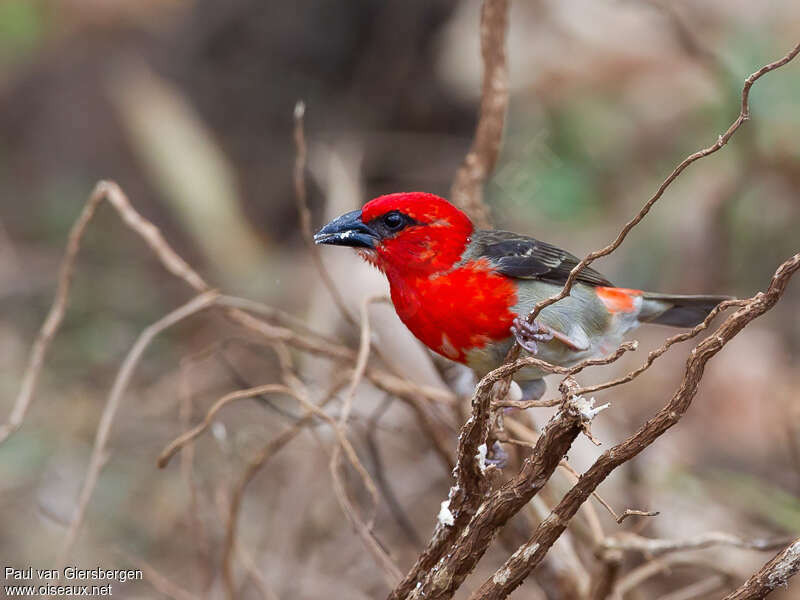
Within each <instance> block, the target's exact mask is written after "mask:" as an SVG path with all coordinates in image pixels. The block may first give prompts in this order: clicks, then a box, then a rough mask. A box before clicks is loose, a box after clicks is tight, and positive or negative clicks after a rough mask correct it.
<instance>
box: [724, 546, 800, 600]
mask: <svg viewBox="0 0 800 600" xmlns="http://www.w3.org/2000/svg"><path fill="white" fill-rule="evenodd" d="M798 570H800V538H798V539H796V540H795V541H794V542H792V543H791V544H789V545H788V546H786V548H784V549H783V551H781V552H779V553H778V554H777V555H776V556H775V557H774V558H773V559H772V560H770V561H769V562H767V563H766V564H765V565H764V566H763V567H761V568H760V569H759V570H758V571H757V572H756V573H754V574H753V575H752V576H751V577H750V578H749V579H748V580H747V581H745V582H744V583H743V584H742V585H741V586H740V587H739V588H738V589H736V590H735V591H733V592H731V593H730V594H728V595H727V596H725V598H724V599H723V600H757V599H759V598H764V597H765V596H766V595H767V594H769V593H770V592H771V591H772V590H774V589H775V588H776V587H778V586H780V585H787V583H786V582H787V581H789V578H790V577H792V576H793V575H794V574H795V573H797V571H798Z"/></svg>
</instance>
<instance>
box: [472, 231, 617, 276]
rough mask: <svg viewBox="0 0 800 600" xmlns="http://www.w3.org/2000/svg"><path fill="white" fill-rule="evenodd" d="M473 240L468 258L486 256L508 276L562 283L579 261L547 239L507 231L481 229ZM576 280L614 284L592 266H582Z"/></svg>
mask: <svg viewBox="0 0 800 600" xmlns="http://www.w3.org/2000/svg"><path fill="white" fill-rule="evenodd" d="M473 240H474V241H476V242H478V243H477V244H475V246H474V247H473V249H472V252H470V254H472V256H470V257H469V258H471V259H476V258H478V257H484V258H487V259H489V261H490V262H491V263H492V265H494V267H495V270H496V271H497V272H498V273H502V274H503V275H506V276H507V277H514V278H517V279H543V280H546V281H552V282H553V283H559V284H563V283H564V282H565V281H566V280H567V277H568V276H569V273H570V271H571V270H572V269H573V268H574V267H575V265H577V264H578V263H579V262H580V261H579V260H578V258H577V257H576V256H573V255H572V254H570V253H569V252H566V251H565V250H561V249H560V248H556V247H555V246H552V245H550V244H548V243H547V242H541V241H539V240H535V239H533V238H531V237H527V236H524V235H519V234H517V233H512V232H510V231H480V232H478V235H475V236H473ZM465 258H466V257H465ZM578 281H581V282H583V283H586V284H588V285H594V286H597V285H600V286H612V285H613V284H612V283H611V282H610V281H609V280H608V279H606V278H605V277H603V275H601V274H600V273H598V272H597V271H595V270H594V269H592V268H591V267H585V268H584V269H582V270H581V272H580V273H579V274H578Z"/></svg>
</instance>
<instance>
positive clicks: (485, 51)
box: [450, 0, 509, 227]
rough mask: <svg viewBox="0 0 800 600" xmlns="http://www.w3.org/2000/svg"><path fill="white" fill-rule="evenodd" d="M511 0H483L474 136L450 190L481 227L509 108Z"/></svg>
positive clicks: (484, 223) (486, 219) (486, 214)
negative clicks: (488, 184) (478, 100)
mask: <svg viewBox="0 0 800 600" xmlns="http://www.w3.org/2000/svg"><path fill="white" fill-rule="evenodd" d="M508 10H509V0H484V1H483V5H482V8H481V57H482V59H483V84H482V86H481V105H480V116H479V117H478V125H477V127H476V128H475V139H474V140H473V141H472V147H471V148H470V150H469V153H468V154H467V156H466V158H464V162H463V164H462V165H461V167H460V168H459V170H458V173H456V177H455V180H454V181H453V186H452V188H451V190H450V199H451V200H452V201H453V204H455V205H456V206H458V207H459V208H461V209H462V210H464V212H466V213H467V214H468V215H469V217H470V218H471V219H472V221H473V222H474V223H475V224H476V225H478V226H479V227H488V226H489V225H490V221H489V209H488V208H487V207H486V204H485V203H484V202H483V185H484V184H485V182H486V179H487V177H488V176H489V175H490V174H491V172H492V170H494V166H495V163H497V157H498V155H499V154H500V141H501V139H502V137H503V123H504V122H505V116H506V110H507V108H508V65H507V57H506V48H505V46H506V31H507V29H508Z"/></svg>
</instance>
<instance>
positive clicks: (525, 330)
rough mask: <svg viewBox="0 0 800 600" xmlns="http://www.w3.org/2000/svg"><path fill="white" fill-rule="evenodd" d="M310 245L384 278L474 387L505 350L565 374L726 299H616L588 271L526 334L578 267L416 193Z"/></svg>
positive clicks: (424, 335) (341, 221)
mask: <svg viewBox="0 0 800 600" xmlns="http://www.w3.org/2000/svg"><path fill="white" fill-rule="evenodd" d="M314 240H315V241H316V243H318V244H332V245H337V246H351V247H353V248H355V249H356V250H357V251H358V252H359V254H360V255H361V256H362V257H363V258H364V259H365V260H367V261H368V262H369V263H371V264H373V265H375V266H376V267H377V268H378V269H380V270H381V271H382V272H383V273H384V274H385V275H386V277H387V279H388V280H389V286H390V288H391V295H392V302H393V303H394V307H395V310H396V311H397V314H398V316H399V317H400V319H401V320H402V321H403V323H405V325H406V327H408V328H409V329H410V330H411V332H412V333H413V334H414V335H415V336H416V337H418V338H419V339H420V340H421V341H422V342H423V343H424V344H425V345H426V346H428V348H430V349H431V350H433V351H434V352H437V353H439V354H441V355H443V356H446V357H447V358H449V359H452V360H455V361H458V362H461V363H464V364H466V365H468V366H469V367H470V368H472V369H473V370H474V371H475V373H476V374H477V375H478V376H483V375H485V374H486V373H488V372H489V371H491V370H492V369H494V368H496V367H499V366H500V365H501V364H502V362H503V359H504V357H505V355H506V353H507V352H508V350H509V348H510V347H511V345H512V343H513V341H514V339H516V340H517V341H518V342H519V343H520V345H521V346H522V347H523V348H524V349H525V350H527V351H528V352H530V353H532V354H536V355H537V356H538V357H539V358H542V359H543V360H546V361H547V362H550V363H552V364H556V365H562V366H569V365H572V364H575V363H577V362H579V361H581V360H584V359H586V358H589V357H592V356H599V355H604V354H608V353H610V352H612V351H614V350H615V349H616V348H617V347H618V346H619V344H620V343H621V341H622V337H623V336H624V335H625V333H626V332H628V331H630V330H631V329H634V328H635V327H638V326H639V325H640V324H641V323H658V324H661V325H672V326H675V327H693V326H694V325H696V324H698V323H699V322H701V321H702V320H703V319H704V318H705V317H706V315H707V314H708V313H709V312H710V311H711V310H712V309H713V308H714V307H715V306H716V305H717V304H719V303H720V302H721V301H723V300H725V299H727V297H726V296H684V295H671V294H657V293H652V292H643V291H640V290H632V289H627V288H618V287H614V285H613V284H612V283H611V282H610V281H608V279H606V278H605V277H604V276H603V275H601V274H600V273H598V272H597V271H595V270H594V269H591V268H588V267H587V268H585V269H583V270H582V271H581V272H580V274H579V275H578V278H577V281H576V284H575V286H574V287H573V288H572V291H571V293H570V295H569V296H568V297H566V298H564V299H563V300H561V301H560V302H557V303H555V304H553V305H551V306H548V307H547V308H545V309H544V310H542V312H541V313H540V314H539V317H538V319H537V321H536V322H535V323H534V324H533V325H529V324H528V323H527V321H526V320H525V318H526V316H527V315H528V313H529V312H530V311H531V310H532V309H533V307H534V305H535V304H536V303H537V302H539V301H541V300H544V299H545V298H549V297H550V296H553V295H555V294H557V293H558V292H559V291H560V290H561V288H562V287H563V285H564V282H565V281H566V279H567V276H568V275H569V272H570V271H571V270H572V268H573V267H574V266H575V265H576V264H578V259H577V258H576V257H575V256H573V255H572V254H570V253H568V252H565V251H564V250H560V249H558V248H556V247H555V246H551V245H550V244H548V243H546V242H541V241H539V240H535V239H533V238H530V237H527V236H524V235H518V234H516V233H511V232H509V231H487V230H480V229H475V227H474V226H473V225H472V222H471V221H470V220H469V218H468V217H467V216H466V215H465V214H464V213H463V212H461V211H460V210H459V209H457V208H456V207H455V206H453V205H452V204H450V203H449V202H448V201H447V200H444V199H443V198H440V197H438V196H435V195H434V194H427V193H422V192H410V193H399V194H388V195H386V196H380V197H378V198H375V199H374V200H371V201H370V202H368V203H367V204H366V205H364V207H363V208H362V209H361V210H355V211H352V212H349V213H346V214H344V215H342V216H340V217H338V218H337V219H334V220H333V221H331V222H330V223H328V224H327V225H325V227H323V228H322V229H321V230H320V231H319V232H318V233H317V234H316V235H315V236H314ZM544 374H545V373H544V372H543V371H541V370H539V369H537V368H535V367H529V368H525V369H523V370H521V371H519V372H517V374H516V375H515V377H514V379H515V380H516V381H517V382H518V383H519V384H520V386H521V387H522V389H523V395H524V397H526V398H533V397H538V396H541V394H542V393H544V385H543V382H542V380H541V378H542V376H543V375H544Z"/></svg>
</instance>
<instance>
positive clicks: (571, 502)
mask: <svg viewBox="0 0 800 600" xmlns="http://www.w3.org/2000/svg"><path fill="white" fill-rule="evenodd" d="M798 270H800V254H796V255H794V256H793V257H791V258H789V259H787V260H786V261H785V262H784V263H783V264H782V265H781V266H780V267H779V268H778V270H777V271H776V272H775V275H774V277H773V278H772V282H771V283H770V286H769V288H768V289H767V291H766V292H759V293H758V294H756V295H755V296H753V297H752V298H750V299H749V300H748V301H747V303H746V304H745V306H743V307H741V308H740V309H739V310H737V311H736V312H735V313H733V314H732V315H730V316H729V317H728V318H727V319H726V320H725V321H724V322H723V323H722V325H720V326H719V328H718V329H717V330H716V331H715V332H714V334H713V335H711V336H709V337H708V338H706V339H705V340H703V341H702V342H701V343H700V344H698V345H697V346H696V347H695V349H694V350H692V353H691V355H690V356H689V359H688V361H687V363H686V369H685V372H684V376H683V380H682V381H681V384H680V386H679V387H678V389H677V391H676V392H675V394H674V395H673V397H672V399H671V400H670V401H669V403H667V405H666V406H664V407H663V408H662V409H661V410H660V411H659V412H658V413H657V414H656V415H655V416H654V417H653V418H651V419H650V420H649V421H647V423H645V424H644V425H643V426H642V427H641V428H640V429H639V431H637V432H636V433H635V434H634V435H633V436H631V437H630V438H628V439H627V440H625V441H624V442H622V443H620V444H618V445H616V446H614V447H613V448H611V449H610V450H607V451H606V452H604V453H603V454H602V455H601V456H600V457H599V458H598V459H597V460H596V461H595V463H594V464H593V465H592V466H591V467H590V468H589V470H588V471H586V472H585V473H584V474H583V475H582V476H581V479H580V480H579V481H578V483H577V484H576V485H575V486H573V488H572V489H571V490H570V491H569V492H567V494H566V495H565V496H564V497H563V498H562V500H561V502H559V504H558V505H557V506H556V508H554V509H553V512H552V513H551V515H550V517H548V518H547V519H545V520H544V521H543V522H542V523H541V524H540V525H539V527H538V528H537V529H536V531H535V532H534V534H533V536H532V537H531V538H530V539H529V540H528V542H526V543H525V544H523V545H522V546H520V548H519V549H518V550H517V552H515V553H514V555H513V556H512V557H511V558H509V559H508V560H507V561H506V563H505V564H504V565H503V567H502V568H501V569H499V570H498V571H497V572H496V573H495V575H494V577H493V578H491V579H488V580H487V581H485V582H484V584H483V585H482V586H481V587H480V588H479V590H478V591H476V592H475V593H474V594H473V596H472V598H473V599H477V598H481V599H485V600H499V599H501V598H505V597H506V596H508V594H509V593H511V591H513V590H514V589H515V588H516V587H517V586H518V585H519V584H520V583H522V581H523V580H524V579H525V578H526V577H527V576H528V574H529V573H530V572H531V570H532V569H533V568H535V567H536V565H537V564H538V563H539V562H540V561H541V560H542V558H543V557H544V555H545V554H546V553H547V550H548V549H549V548H550V546H552V544H553V542H554V541H555V540H556V539H558V536H560V535H561V533H562V532H563V531H564V529H565V528H566V527H567V524H568V523H569V521H570V519H572V517H573V516H575V513H576V512H577V510H578V509H579V508H580V506H581V505H582V504H583V503H584V502H585V501H586V500H587V499H588V498H589V496H590V495H591V493H592V492H593V491H595V490H596V489H597V486H598V485H599V484H600V483H601V482H602V481H603V480H605V478H606V477H608V475H609V474H610V473H611V472H612V471H613V470H614V469H616V468H617V467H618V466H619V465H621V464H623V463H625V462H627V461H629V460H631V459H632V458H634V457H635V456H636V455H638V454H639V453H640V452H641V451H642V450H644V449H645V448H646V447H648V446H649V445H650V444H652V443H653V442H654V441H655V440H656V439H657V438H658V437H659V436H660V435H662V434H663V433H664V432H665V431H667V430H668V429H669V428H670V427H672V426H673V425H675V424H676V423H677V422H678V421H679V420H680V419H681V417H682V416H683V415H684V413H685V412H686V411H687V410H688V408H689V406H690V405H691V403H692V400H693V399H694V397H695V395H696V394H697V389H698V387H699V385H700V380H701V378H702V376H703V372H704V370H705V366H706V363H707V362H708V361H709V360H710V359H711V358H713V357H714V356H715V355H716V354H717V353H718V352H719V351H720V350H721V349H722V348H723V347H724V346H725V344H727V343H728V342H729V341H730V340H731V339H733V337H735V336H736V335H737V334H738V333H739V332H740V331H741V330H742V329H744V327H745V326H746V325H747V324H748V323H750V322H751V321H753V320H754V319H756V318H757V317H759V316H761V315H763V314H764V313H765V312H767V311H768V310H770V309H771V308H772V307H773V306H774V305H775V304H776V303H777V302H778V300H779V299H780V298H781V296H782V295H783V293H784V291H785V290H786V286H787V285H788V283H789V280H790V279H791V277H792V275H794V273H795V272H797V271H798Z"/></svg>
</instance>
